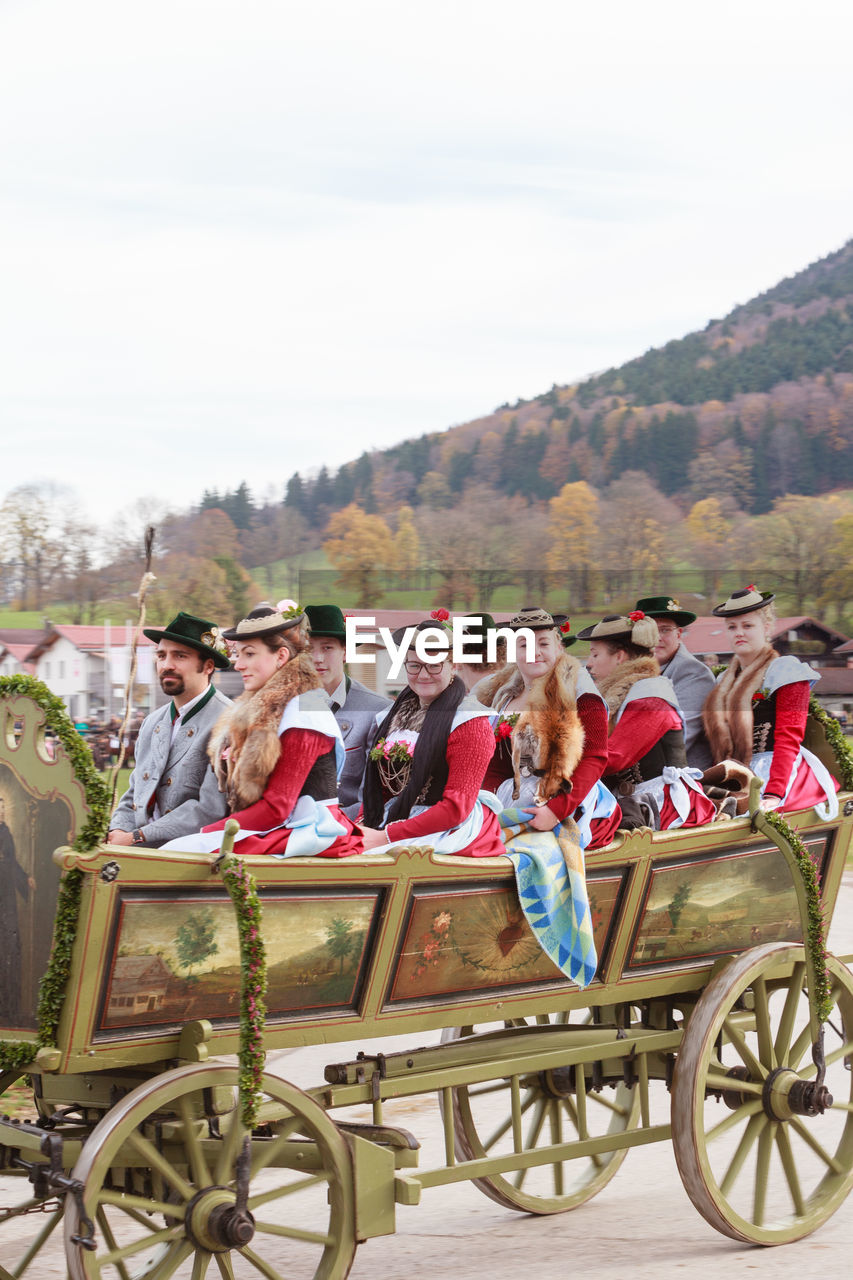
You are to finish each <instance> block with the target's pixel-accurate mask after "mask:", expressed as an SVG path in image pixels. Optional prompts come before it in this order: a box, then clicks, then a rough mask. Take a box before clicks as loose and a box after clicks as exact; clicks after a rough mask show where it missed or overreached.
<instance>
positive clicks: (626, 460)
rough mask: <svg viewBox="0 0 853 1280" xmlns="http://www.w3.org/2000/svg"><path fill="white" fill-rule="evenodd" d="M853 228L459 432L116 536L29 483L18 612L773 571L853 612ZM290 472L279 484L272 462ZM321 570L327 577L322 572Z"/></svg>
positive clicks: (794, 595) (685, 580)
mask: <svg viewBox="0 0 853 1280" xmlns="http://www.w3.org/2000/svg"><path fill="white" fill-rule="evenodd" d="M851 317H853V241H851V242H850V243H849V244H847V245H846V246H845V247H844V248H843V249H842V250H840V251H839V252H838V253H835V254H833V255H832V256H830V257H828V258H825V259H823V260H822V261H821V262H818V263H815V264H814V265H813V266H811V267H809V268H808V269H807V270H805V271H802V272H800V273H799V274H798V275H796V276H793V277H791V279H789V280H783V281H782V282H781V283H780V284H778V285H776V286H775V287H774V288H773V289H769V290H768V291H767V292H766V293H764V294H761V295H760V296H759V297H757V298H755V299H753V300H752V301H751V302H749V303H747V304H746V305H744V306H739V307H736V308H735V310H734V311H732V313H731V314H730V315H729V316H726V317H725V318H724V319H722V320H712V321H711V322H710V323H709V324H708V325H707V326H706V327H705V329H704V330H703V331H702V332H701V333H694V334H690V335H688V336H687V337H685V338H681V339H679V340H677V341H673V342H670V343H668V344H667V345H666V346H665V347H663V348H661V349H660V350H655V351H649V352H647V353H646V354H645V355H644V356H640V357H639V358H638V359H636V360H632V361H630V362H629V363H627V364H625V365H623V366H622V367H621V368H619V369H611V370H608V371H606V372H604V373H600V374H597V375H596V376H595V377H591V378H588V379H587V380H586V381H584V382H581V383H579V384H577V385H573V386H556V385H555V386H553V387H552V388H551V390H550V391H549V392H547V393H546V394H544V395H542V396H539V397H537V398H536V399H534V400H530V401H524V402H519V403H517V404H515V405H513V406H510V405H502V406H501V407H500V408H499V409H496V410H495V411H494V413H491V414H489V415H488V416H486V417H483V418H479V419H477V420H476V421H473V422H468V423H465V424H464V425H462V426H457V427H453V428H451V429H449V430H446V431H440V432H435V433H434V434H430V435H424V436H421V437H420V438H418V439H410V440H404V441H403V442H402V443H400V444H398V445H395V446H394V447H393V448H390V449H385V450H382V451H375V452H370V453H368V452H364V453H362V455H361V456H360V457H359V458H357V459H356V460H354V461H343V462H342V463H341V465H340V466H338V467H335V468H327V467H323V468H322V469H321V470H320V471H319V472H318V473H316V474H312V475H299V474H295V475H292V476H291V477H290V478H289V479H287V478H286V477H284V476H282V477H281V478H280V485H281V487H280V490H279V494H280V496H277V497H276V498H274V499H272V500H270V499H267V500H266V501H264V502H259V501H257V500H256V499H255V498H254V497H253V495H252V494H251V493H250V491H249V489H248V487H247V486H246V485H245V484H237V485H236V487H235V488H234V489H233V491H229V492H226V493H219V492H215V491H210V490H209V491H207V492H205V493H204V494H203V495H201V498H200V501H199V502H198V503H197V505H196V506H195V507H194V508H192V509H191V510H189V511H183V512H167V511H164V510H162V509H161V510H153V509H150V508H149V509H143V510H139V511H137V512H133V513H128V518H127V519H126V520H125V522H124V526H123V528H122V530H121V531H119V532H118V533H117V532H116V531H113V532H112V534H111V536H110V541H109V545H108V547H106V548H105V547H104V546H103V545H99V543H98V535H97V532H96V531H94V530H92V529H91V528H89V527H88V526H87V525H86V524H85V522H84V521H82V520H81V519H80V516H79V513H78V511H77V510H76V509H75V507H74V506H73V504H72V505H71V506H67V507H65V508H62V507H61V506H60V505H59V504H58V503H57V502H56V500H55V498H54V497H53V496H52V495H51V494H49V493H42V492H39V491H38V489H37V488H33V487H32V486H26V487H22V488H20V489H18V490H13V491H12V492H11V493H10V494H9V495H8V497H7V498H6V500H5V501H4V503H3V504H2V506H0V554H2V564H0V569H2V581H1V582H0V606H2V605H6V606H7V607H9V608H11V609H13V610H14V609H30V610H34V611H37V612H41V611H44V610H46V609H48V608H50V609H51V610H52V611H54V612H55V617H56V618H57V619H60V618H64V619H65V620H69V621H77V622H80V621H94V620H97V619H98V618H100V617H104V616H106V617H113V618H116V617H118V618H123V617H126V616H127V609H128V600H129V596H130V593H132V592H133V591H135V590H136V586H137V584H138V581H139V556H140V548H141V531H142V528H143V527H144V525H145V524H147V523H154V524H156V526H157V548H156V549H157V558H156V574H157V583H156V584H155V586H154V587H153V588H152V591H151V594H150V596H149V609H150V610H151V611H152V612H153V611H156V612H157V613H158V614H160V615H162V616H167V615H169V614H170V613H172V612H174V611H176V610H177V609H178V608H183V609H186V610H188V611H189V612H194V613H197V614H201V615H202V616H205V617H211V618H234V617H238V616H240V613H241V611H244V610H245V609H246V608H247V607H248V605H249V604H250V603H251V602H252V600H254V599H257V598H258V596H259V595H260V594H264V595H268V596H272V597H274V598H275V597H276V596H277V595H296V594H300V595H304V594H305V592H309V593H310V596H311V597H313V598H314V599H316V600H321V599H329V598H331V597H333V596H334V597H335V598H337V599H338V600H339V601H340V602H341V603H343V604H345V605H359V606H362V605H363V606H372V607H375V608H378V607H380V606H382V605H385V606H386V607H404V606H411V607H418V608H421V607H423V606H424V604H425V603H427V602H431V603H436V604H442V605H444V606H446V607H448V608H453V607H464V608H475V607H477V608H486V609H488V608H490V607H495V608H497V607H515V606H516V605H518V604H519V603H520V602H523V601H524V600H533V599H535V600H540V601H542V602H543V603H548V604H550V605H551V607H557V608H561V609H567V608H568V609H571V610H572V611H573V612H574V611H577V610H584V609H599V608H600V607H601V606H602V605H605V604H606V605H608V606H610V607H614V606H615V607H619V608H621V607H630V602H631V601H632V600H633V599H635V598H636V596H637V595H642V594H659V593H660V592H665V591H666V592H670V593H675V592H678V593H682V594H686V593H688V592H689V593H691V594H692V595H694V596H695V598H696V606H697V608H698V609H699V610H700V611H701V610H703V609H704V608H705V605H704V603H703V600H704V601H707V599H708V597H710V596H713V595H715V594H716V593H718V592H720V591H721V590H729V589H732V588H733V587H737V586H743V585H745V584H746V583H747V582H752V581H759V580H760V581H761V583H762V584H764V583H768V584H772V586H773V587H774V589H776V590H777V591H778V592H779V593H780V605H781V608H782V609H783V611H784V610H787V611H790V612H794V613H802V612H806V611H807V610H810V609H811V610H819V611H821V612H823V613H824V614H825V615H826V617H827V620H828V621H834V622H836V623H837V624H838V625H839V626H841V627H842V628H843V627H844V626H849V627H851V628H853V318H851ZM270 479H271V480H273V481H274V480H276V477H274V476H270ZM316 570H319V571H320V573H321V576H320V577H319V578H318V577H310V576H308V575H309V572H313V571H316Z"/></svg>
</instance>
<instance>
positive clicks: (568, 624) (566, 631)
mask: <svg viewBox="0 0 853 1280" xmlns="http://www.w3.org/2000/svg"><path fill="white" fill-rule="evenodd" d="M571 629H572V622H571V619H570V618H566V621H565V622H562V623H561V624H560V630H561V631H562V633H563V635H564V636H567V635H568V634H569V632H570V631H571Z"/></svg>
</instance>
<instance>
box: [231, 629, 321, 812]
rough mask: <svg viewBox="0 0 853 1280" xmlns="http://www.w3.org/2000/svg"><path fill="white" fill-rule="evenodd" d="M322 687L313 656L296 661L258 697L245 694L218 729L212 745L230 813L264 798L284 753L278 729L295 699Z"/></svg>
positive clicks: (301, 656) (276, 674) (277, 673)
mask: <svg viewBox="0 0 853 1280" xmlns="http://www.w3.org/2000/svg"><path fill="white" fill-rule="evenodd" d="M319 688H320V677H319V676H318V675H317V672H316V671H315V670H314V664H313V662H312V661H311V657H310V655H309V654H307V653H300V654H298V655H297V656H296V657H295V658H291V659H290V661H289V662H286V663H285V664H284V666H283V667H280V668H279V669H278V670H277V671H275V672H273V674H272V675H271V676H270V678H269V680H267V682H266V684H265V685H263V686H262V687H261V688H260V689H258V690H257V691H256V692H255V693H244V694H242V695H241V696H240V697H239V698H238V699H237V701H236V702H235V703H234V705H233V706H231V707H229V708H228V710H227V711H224V712H223V713H222V715H221V716H220V717H219V719H218V720H217V722H216V724H215V725H214V727H213V732H212V733H211V735H210V742H209V743H208V747H207V754H208V755H209V757H210V759H211V762H212V764H213V770H214V773H215V774H216V780H217V782H218V783H219V790H220V791H224V792H225V794H226V796H227V798H228V809H229V812H231V813H233V812H235V811H237V810H239V809H246V808H248V806H249V805H250V804H255V802H256V801H258V800H260V798H261V796H262V795H263V794H264V790H265V788H266V785H267V781H268V779H269V776H270V774H271V773H272V771H273V769H274V768H275V766H276V765H277V764H278V758H279V756H280V755H281V740H280V739H279V736H278V726H279V724H280V722H281V717H282V713H283V711H284V708H285V707H286V706H287V704H288V702H290V700H291V698H295V697H297V696H298V695H299V694H300V693H307V692H308V691H309V689H319Z"/></svg>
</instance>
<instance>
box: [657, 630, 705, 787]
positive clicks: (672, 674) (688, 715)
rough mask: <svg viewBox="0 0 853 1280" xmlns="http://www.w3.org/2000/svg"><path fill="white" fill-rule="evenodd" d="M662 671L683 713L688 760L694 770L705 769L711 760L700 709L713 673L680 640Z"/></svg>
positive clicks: (703, 703)
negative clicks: (670, 682)
mask: <svg viewBox="0 0 853 1280" xmlns="http://www.w3.org/2000/svg"><path fill="white" fill-rule="evenodd" d="M661 673H662V674H663V675H665V676H667V677H668V678H669V679H670V680H671V681H672V683H673V685H674V686H675V694H676V697H677V698H678V705H679V706H680V707H681V712H682V715H683V716H684V746H685V748H686V750H687V763H688V764H689V765H690V767H691V768H693V769H707V768H708V767H709V766H710V765H711V764H713V761H712V759H711V748H710V747H709V746H708V740H707V738H706V737H705V730H704V728H703V726H702V708H703V706H704V705H705V699H706V698H707V696H708V694H709V693H710V692H711V690H712V689H713V687H714V674H713V672H712V671H711V668H710V667H706V666H705V663H704V662H700V660H699V659H698V658H694V656H693V654H692V653H691V652H690V650H689V649H688V648H687V646H686V645H685V643H684V641H683V640H682V641H681V643H680V644H679V646H678V648H677V649H676V651H675V655H674V657H673V658H672V659H671V661H669V662H668V663H667V664H666V666H662V667H661Z"/></svg>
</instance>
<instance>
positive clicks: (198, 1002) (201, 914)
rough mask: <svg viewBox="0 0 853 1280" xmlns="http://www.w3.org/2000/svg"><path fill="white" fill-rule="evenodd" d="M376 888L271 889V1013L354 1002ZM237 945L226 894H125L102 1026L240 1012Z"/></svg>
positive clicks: (266, 929) (266, 918) (267, 904)
mask: <svg viewBox="0 0 853 1280" xmlns="http://www.w3.org/2000/svg"><path fill="white" fill-rule="evenodd" d="M378 904H379V894H378V893H377V892H366V893H355V894H346V895H343V894H341V895H339V896H338V895H331V894H317V895H314V896H312V895H310V894H305V895H296V894H293V895H288V896H287V897H280V896H272V895H270V896H266V895H264V897H263V899H262V908H263V936H264V942H265V945H266V953H267V980H268V988H267V1017H268V1018H269V1019H275V1018H276V1017H282V1016H287V1015H293V1014H300V1013H305V1012H307V1011H309V1010H313V1009H347V1008H352V1007H354V1004H355V1001H356V999H357V996H358V991H359V987H360V978H361V975H362V971H363V967H364V964H365V962H366V950H367V940H368V937H369V935H370V932H371V927H372V924H373V921H374V918H375V914H376V911H377V908H378ZM239 1012H240V950H239V939H238V935H237V923H236V918H235V915H234V908H233V906H232V904H231V901H230V899H229V898H227V897H222V898H220V897H212V896H208V895H185V896H181V897H179V898H162V897H154V896H149V895H139V896H133V897H131V896H129V895H128V896H127V897H126V898H124V899H123V900H122V902H121V906H120V915H119V921H118V928H117V931H116V940H115V946H114V950H113V956H112V963H111V965H110V972H109V974H108V976H107V982H106V989H105V992H104V1000H103V1007H102V1012H101V1019H100V1030H101V1031H102V1032H106V1031H113V1030H115V1029H118V1028H121V1027H133V1028H138V1027H143V1026H144V1027H155V1026H173V1025H175V1024H176V1023H181V1022H186V1021H188V1020H190V1019H193V1018H209V1019H218V1018H227V1019H231V1018H233V1019H235V1020H236V1019H237V1018H238V1017H239Z"/></svg>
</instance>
